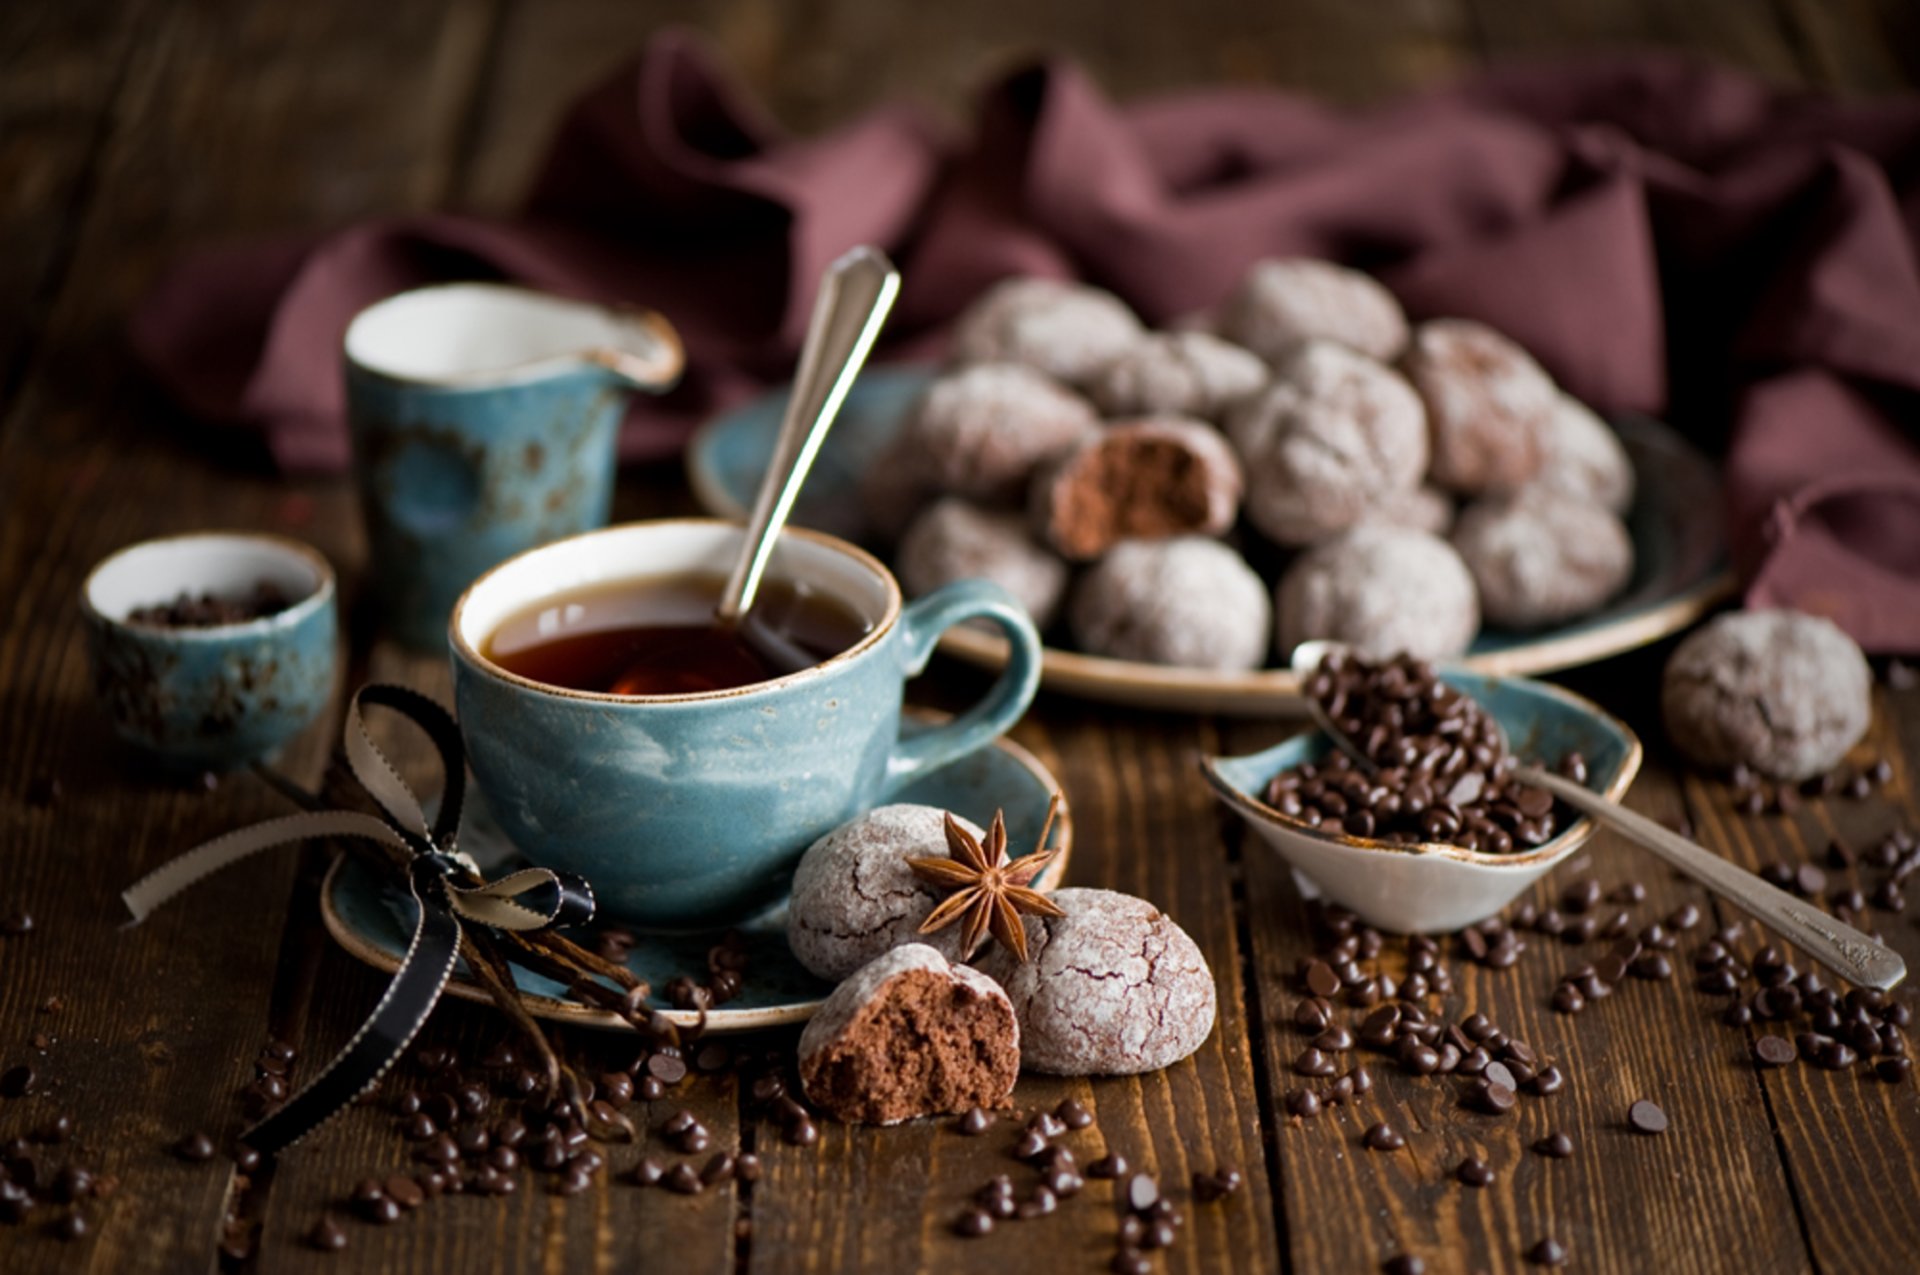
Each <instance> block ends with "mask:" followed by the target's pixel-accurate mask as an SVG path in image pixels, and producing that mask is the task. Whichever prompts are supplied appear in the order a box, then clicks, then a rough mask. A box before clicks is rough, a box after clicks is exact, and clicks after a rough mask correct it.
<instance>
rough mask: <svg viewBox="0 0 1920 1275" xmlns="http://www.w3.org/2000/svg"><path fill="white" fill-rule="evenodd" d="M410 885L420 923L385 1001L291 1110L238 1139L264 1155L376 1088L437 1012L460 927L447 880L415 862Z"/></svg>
mask: <svg viewBox="0 0 1920 1275" xmlns="http://www.w3.org/2000/svg"><path fill="white" fill-rule="evenodd" d="M423 877H424V878H425V880H424V881H423V880H422V878H423ZM410 885H411V888H412V891H413V898H414V902H416V903H417V904H419V916H418V919H417V920H416V921H415V922H414V927H413V939H412V941H411V942H410V943H409V944H408V945H407V955H406V959H404V960H403V961H401V963H400V968H399V969H398V970H397V971H396V972H395V973H394V976H393V981H392V982H391V983H389V984H388V985H387V991H386V995H384V996H382V997H381V998H380V1003H379V1004H378V1005H376V1006H375V1007H374V1010H373V1013H372V1014H370V1015H369V1016H368V1017H367V1021H366V1022H364V1023H362V1024H361V1025H360V1030H359V1031H357V1032H355V1033H354V1035H353V1039H352V1040H350V1041H348V1042H347V1046H346V1048H345V1049H342V1050H341V1051H340V1052H339V1053H338V1054H337V1055H335V1056H334V1059H333V1061H332V1062H330V1063H328V1064H327V1067H326V1070H324V1071H322V1072H321V1073H320V1074H319V1075H318V1076H315V1077H314V1078H313V1079H312V1080H310V1081H308V1082H307V1084H306V1085H305V1086H303V1087H302V1088H301V1089H300V1090H299V1091H298V1092H296V1093H295V1094H294V1095H293V1096H292V1097H291V1098H289V1099H287V1102H286V1105H284V1106H282V1107H281V1108H280V1109H279V1110H277V1111H275V1112H274V1113H273V1114H272V1115H270V1116H268V1117H267V1118H266V1119H264V1120H262V1121H261V1122H260V1123H259V1124H256V1125H254V1126H253V1127H252V1128H251V1129H248V1130H247V1131H246V1132H245V1133H242V1134H241V1135H240V1137H241V1140H242V1141H244V1142H245V1143H246V1144H247V1145H248V1146H250V1147H253V1148H254V1149H255V1150H257V1151H259V1152H260V1153H261V1154H262V1155H274V1154H276V1153H278V1152H280V1151H283V1150H285V1149H286V1148H288V1147H290V1146H292V1145H293V1144H294V1143H296V1142H298V1141H300V1139H302V1138H304V1137H306V1136H307V1135H308V1134H310V1133H312V1132H313V1131H314V1130H315V1129H318V1128H319V1127H320V1126H321V1125H323V1124H325V1123H326V1122H327V1121H328V1120H331V1119H332V1118H333V1117H334V1116H335V1115H338V1114H339V1113H340V1112H342V1111H344V1110H346V1108H347V1107H348V1106H350V1105H352V1103H353V1101H354V1099H356V1098H358V1097H359V1096H360V1095H361V1094H363V1093H365V1092H366V1091H367V1090H369V1089H371V1088H373V1086H374V1085H376V1084H378V1083H379V1082H380V1078H381V1077H382V1076H384V1075H386V1074H387V1070H388V1068H390V1067H392V1066H393V1064H394V1063H395V1062H397V1061H398V1060H399V1058H400V1055H402V1054H403V1053H405V1052H406V1049H407V1046H408V1045H409V1044H411V1043H412V1042H413V1038H414V1037H415V1036H416V1035H418V1034H419V1031H420V1028H421V1027H422V1026H423V1025H424V1024H425V1023H426V1021H427V1016H428V1015H429V1014H431V1013H432V1012H433V1007H434V1006H435V1005H437V1004H439V1002H440V993H441V992H442V991H444V990H445V989H446V986H447V980H448V979H449V978H451V977H452V975H453V965H454V961H455V960H456V959H457V958H458V956H459V954H460V922H459V920H458V918H457V917H456V916H455V915H454V911H453V905H452V902H451V898H450V895H449V893H448V890H447V888H446V879H445V878H444V877H443V876H442V875H440V873H439V871H438V870H437V869H435V868H433V867H432V866H430V865H428V864H426V863H425V862H424V861H421V862H417V863H416V864H415V870H414V872H413V874H412V878H411V881H410Z"/></svg>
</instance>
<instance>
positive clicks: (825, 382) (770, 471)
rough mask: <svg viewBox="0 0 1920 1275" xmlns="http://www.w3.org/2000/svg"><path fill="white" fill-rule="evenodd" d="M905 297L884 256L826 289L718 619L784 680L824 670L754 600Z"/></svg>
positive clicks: (861, 255) (842, 272)
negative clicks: (764, 618)
mask: <svg viewBox="0 0 1920 1275" xmlns="http://www.w3.org/2000/svg"><path fill="white" fill-rule="evenodd" d="M899 295H900V274H899V272H898V271H897V270H895V269H894V267H893V263H892V262H891V261H889V260H887V257H886V254H885V253H883V252H881V251H880V250H879V249H878V248H869V247H865V246H862V247H858V248H854V249H851V250H850V251H848V252H847V253H845V254H844V255H842V256H841V257H840V258H839V260H837V261H835V262H834V263H833V264H832V265H831V266H829V267H827V273H826V277H825V278H823V279H822V280H821V281H820V293H819V295H818V296H817V297H816V298H815V299H814V303H813V315H812V317H811V318H810V319H809V320H808V323H807V338H806V343H805V344H804V345H803V346H802V347H801V350H800V368H799V371H798V372H796V373H795V374H794V379H793V391H792V393H791V394H789V395H788V397H787V407H786V413H785V415H784V416H783V417H782V418H781V421H780V432H779V434H778V435H777V436H776V437H775V439H774V444H773V455H772V456H771V457H769V458H768V460H767V473H766V477H764V478H763V479H761V481H760V490H759V493H758V494H757V495H756V496H755V497H754V501H753V511H752V513H751V514H750V515H748V518H747V534H746V537H745V539H744V540H743V541H742V542H741V555H740V558H739V560H738V561H736V562H735V563H734V566H733V573H732V574H731V575H730V576H728V577H727V583H726V587H725V588H724V589H722V590H721V593H720V601H719V603H718V604H717V605H716V606H715V607H714V619H715V620H716V621H717V622H718V623H719V624H720V626H721V627H722V628H725V629H733V630H736V631H737V632H738V633H739V635H740V637H741V639H742V640H743V641H745V642H746V643H747V645H748V646H749V647H750V648H752V650H753V652H754V654H755V655H757V656H759V657H760V658H761V659H762V660H764V661H766V662H767V664H768V665H770V666H771V667H772V668H773V669H774V670H775V671H776V672H779V673H792V672H797V671H798V670H800V669H803V668H808V667H810V666H812V665H814V664H817V663H819V657H818V656H815V655H812V654H810V653H808V652H807V651H805V650H803V649H801V648H800V647H799V646H798V645H797V644H795V643H794V642H792V641H791V640H790V639H788V638H786V637H785V636H783V635H782V634H780V633H778V632H776V631H775V630H774V629H773V627H772V626H770V625H766V624H761V623H758V622H757V621H756V620H755V617H754V615H753V598H754V594H755V593H756V592H758V590H759V588H760V578H761V576H762V575H763V574H764V573H765V572H766V569H767V562H768V560H769V559H771V558H772V556H773V546H774V544H775V542H776V541H778V540H779V539H780V531H781V528H783V527H785V526H786V525H787V515H788V514H790V513H792V512H793V502H794V499H795V498H796V497H797V496H799V494H800V487H801V485H802V484H803V483H805V482H806V480H807V472H808V471H809V470H811V469H812V468H813V462H814V459H815V458H816V457H817V456H819V454H820V444H821V443H823V442H825V441H826V437H827V430H828V429H830V428H831V427H832V425H833V420H834V417H836V416H838V415H839V413H840V405H841V404H842V403H843V402H845V401H846V397H847V391H848V390H850V389H851V388H853V381H854V378H855V377H856V376H858V375H859V372H860V368H861V366H862V365H864V364H865V363H866V361H867V354H868V352H869V351H870V350H872V349H873V342H874V339H875V338H876V337H877V336H879V335H880V327H881V325H882V324H883V323H885V322H886V318H887V313H888V311H890V310H892V309H893V301H894V298H895V297H897V296H899Z"/></svg>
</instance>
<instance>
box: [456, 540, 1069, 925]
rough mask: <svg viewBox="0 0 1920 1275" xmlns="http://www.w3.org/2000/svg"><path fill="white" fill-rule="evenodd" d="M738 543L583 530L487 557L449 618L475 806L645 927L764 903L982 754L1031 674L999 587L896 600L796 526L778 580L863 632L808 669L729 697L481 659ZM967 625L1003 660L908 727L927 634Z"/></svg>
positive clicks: (850, 550) (884, 581) (855, 562)
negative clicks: (550, 622)
mask: <svg viewBox="0 0 1920 1275" xmlns="http://www.w3.org/2000/svg"><path fill="white" fill-rule="evenodd" d="M741 534H742V533H741V530H740V528H738V527H736V526H733V525H732V524H729V523H721V522H709V521H699V520H688V521H672V522H652V523H632V524H628V525H625V526H620V527H612V528H608V529H606V530H604V531H599V532H590V533H587V534H585V535H581V536H576V537H573V538H572V539H569V540H565V541H562V542H560V543H558V544H554V545H549V546H547V547H545V548H543V549H536V550H534V551H532V552H530V553H526V554H523V555H521V556H520V557H518V558H515V559H513V560H512V561H510V562H507V563H505V564H503V565H501V566H500V567H498V568H496V569H495V570H493V571H491V572H489V573H488V574H486V575H485V576H483V577H481V579H480V580H479V581H477V582H476V583H475V584H474V586H473V587H472V588H471V589H469V590H468V591H467V593H466V595H465V596H464V597H463V598H461V599H460V602H459V604H458V605H457V606H456V607H455V609H454V614H453V623H452V626H451V627H452V632H451V640H452V645H453V680H454V698H455V702H456V704H457V706H458V710H459V716H460V729H461V733H462V735H463V736H464V737H465V739H466V743H467V758H468V762H469V764H470V765H471V766H472V768H473V774H474V778H475V779H476V780H477V781H478V783H479V785H480V788H481V790H482V791H483V792H484V793H485V794H486V798H487V805H488V808H489V809H490V810H491V811H492V812H493V815H494V817H495V818H496V819H497V820H498V821H499V824H500V827H501V828H502V830H503V831H504V832H505V833H506V834H507V836H508V837H509V838H510V839H511V840H512V841H513V843H514V844H515V845H516V846H518V847H519V848H520V850H521V851H522V852H523V853H525V854H526V856H527V857H528V858H529V859H531V860H533V861H534V862H535V863H538V864H541V865H543V866H546V867H552V868H562V869H568V870H571V871H573V872H577V873H580V874H581V875H582V876H585V877H586V878H587V879H588V880H589V881H591V882H592V883H593V886H594V891H595V893H596V895H597V896H598V898H599V901H600V905H601V906H602V907H603V908H604V909H605V910H606V911H608V912H609V913H611V914H612V915H614V916H617V917H619V918H621V919H623V920H626V921H629V922H632V923H634V924H636V925H640V926H643V927H647V928H653V929H667V930H690V929H699V928H703V927H710V926H714V925H724V924H729V923H732V922H735V921H738V920H741V919H743V918H745V917H747V916H750V915H751V914H753V913H754V912H756V911H758V910H760V909H761V908H764V907H765V906H767V905H768V904H770V903H772V902H774V901H776V900H777V899H779V898H780V897H781V896H782V895H783V894H784V893H785V892H786V890H787V887H788V880H789V878H790V876H791V874H792V870H793V867H794V865H795V863H796V862H797V861H798V858H799V855H800V852H801V851H803V850H804V849H806V847H807V846H808V845H809V844H810V843H811V842H812V841H814V840H815V839H816V838H818V837H819V836H821V835H822V834H823V833H825V832H827V831H828V830H830V829H832V828H834V827H836V826H838V825H839V824H841V823H844V822H845V821H846V820H847V819H849V818H851V817H852V816H853V815H855V814H857V813H859V812H860V811H862V810H865V809H867V808H869V807H871V806H873V805H875V804H876V803H878V802H882V801H885V800H887V799H889V798H890V797H891V796H892V795H893V794H894V793H897V792H899V791H900V790H901V789H902V788H903V787H904V786H905V785H907V784H908V783H910V782H912V781H913V780H915V779H917V778H920V777H922V776H924V775H926V774H927V773H928V772H930V771H933V770H935V769H937V768H939V767H941V766H944V765H946V764H948V763H950V762H953V761H955V760H958V759H959V758H962V757H965V756H968V755H970V754H972V753H975V752H977V751H978V750H980V749H982V748H985V747H987V746H988V745H989V744H991V743H992V742H993V740H994V739H995V738H996V737H998V736H999V735H1000V734H1002V733H1003V732H1005V731H1006V730H1007V728H1008V727H1010V726H1012V725H1013V723H1014V722H1016V721H1017V720H1019V717H1020V715H1021V714H1022V713H1023V712H1024V711H1025V710H1026V707H1027V704H1028V703H1029V702H1030V701H1031V700H1032V698H1033V693H1034V690H1035V687H1036V686H1037V684H1038V681H1039V669H1040V659H1039V656H1040V640H1039V637H1038V635H1037V634H1036V633H1035V632H1034V629H1033V623H1032V621H1031V620H1029V619H1028V618H1027V615H1026V613H1025V611H1023V610H1022V609H1021V607H1020V606H1019V604H1018V603H1017V602H1015V601H1014V599H1013V598H1012V596H1011V595H1009V594H1007V593H1006V591H1005V590H1003V589H1000V588H998V587H997V586H994V585H991V584H988V583H986V582H984V581H961V582H959V583H957V584H954V585H950V586H948V587H947V588H945V589H941V590H939V591H938V592H936V593H933V594H929V595H928V596H927V597H924V598H921V599H919V600H918V601H916V602H914V603H912V604H911V605H907V606H903V605H902V604H901V598H900V586H899V585H898V583H896V582H895V580H894V578H893V577H892V575H891V574H889V573H888V571H887V569H886V568H885V567H883V566H881V565H880V563H879V562H878V561H876V560H875V559H874V558H873V557H871V556H870V555H868V554H867V553H865V552H864V551H862V550H860V549H857V548H855V547H853V546H852V545H849V544H846V543H845V542H843V541H839V540H835V539H833V538H832V537H829V536H825V535H821V534H819V533H816V532H809V531H798V530H793V531H788V532H787V533H786V534H785V535H784V536H782V537H781V540H780V542H779V545H778V547H777V548H776V550H775V552H774V556H773V561H772V564H771V566H770V569H769V570H770V574H771V576H773V577H774V578H780V579H785V580H788V581H790V582H792V583H793V584H794V585H795V586H796V587H798V588H800V589H802V590H817V591H820V592H823V593H826V594H828V595H830V596H831V597H833V598H834V599H835V600H836V601H838V602H840V603H841V604H843V605H844V606H846V607H848V608H850V609H851V610H852V611H853V612H854V613H855V614H856V615H859V616H860V617H861V618H862V619H864V620H865V621H866V623H867V625H868V631H867V634H866V636H865V637H863V638H862V639H861V640H860V641H858V642H857V643H855V644H854V645H853V646H852V647H851V648H849V649H848V650H846V651H843V652H842V653H840V654H839V655H836V656H834V657H833V658H831V659H828V660H826V661H824V662H823V663H820V664H817V665H815V666H813V667H812V668H808V669H804V670H802V671H800V672H798V673H792V674H788V675H787V676H784V677H779V678H774V679H772V680H771V681H766V682H760V683H756V684H753V685H749V686H743V687H737V688H734V689H731V690H723V691H712V692H706V693H702V694H691V695H660V696H621V695H610V694H599V693H593V692H587V691H577V690H569V689H565V688H561V687H555V686H548V685H544V684H542V683H539V682H534V681H530V680H528V679H526V678H523V677H519V676H517V675H515V674H513V673H510V672H508V671H506V670H505V669H502V668H501V667H499V666H498V665H496V664H494V663H493V662H491V661H490V660H488V659H487V658H486V656H485V654H484V653H483V652H484V649H485V646H486V642H487V639H488V637H489V636H490V635H492V634H493V633H494V632H495V631H496V630H497V629H498V628H499V627H500V626H501V625H502V624H503V623H504V622H505V621H507V620H508V619H510V618H512V617H514V616H516V615H519V614H522V613H524V612H526V611H528V610H529V609H534V608H537V607H539V606H540V605H541V604H543V603H545V602H548V601H551V600H554V599H556V598H557V597H559V596H562V595H565V594H568V593H572V592H575V591H577V590H582V589H594V588H602V587H605V586H609V585H616V586H617V585H618V584H620V583H622V582H625V581H642V580H645V579H647V578H648V577H660V576H684V575H689V574H705V575H724V574H725V572H726V570H727V568H728V567H729V566H730V565H731V564H732V562H733V560H734V558H735V557H736V556H737V554H738V552H739V547H740V539H741ZM970 619H985V620H989V621H991V622H992V623H994V624H995V625H997V626H998V627H999V628H1000V629H1001V630H1002V632H1004V633H1005V635H1006V637H1007V639H1008V641H1009V644H1010V645H1011V648H1012V652H1013V653H1012V657H1011V659H1010V660H1009V662H1008V665H1007V668H1006V669H1005V671H1003V672H1002V674H1001V675H1000V678H999V680H998V681H997V682H996V683H995V684H994V686H993V688H992V689H991V690H990V691H989V692H988V693H987V695H986V697H985V698H984V699H983V700H982V701H981V702H980V703H979V704H976V705H975V706H974V707H973V708H972V709H971V710H969V711H968V712H966V713H963V714H961V715H960V716H959V717H957V718H955V719H954V720H953V721H952V722H950V723H947V724H946V725H943V726H940V727H937V728H935V729H932V730H927V731H923V732H919V733H916V734H912V735H910V736H904V737H903V735H902V732H901V728H900V706H901V690H902V685H903V683H904V682H905V681H906V679H907V678H908V677H911V676H912V675H913V674H915V673H917V672H919V671H920V670H921V669H922V668H923V667H925V665H926V663H927V660H928V658H929V656H930V655H931V654H932V652H933V647H934V644H935V643H936V642H937V641H938V640H939V637H940V634H941V633H943V632H945V631H946V630H947V629H948V628H950V627H952V626H953V625H955V624H959V623H962V622H964V621H966V620H970Z"/></svg>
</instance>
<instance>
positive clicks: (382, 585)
mask: <svg viewBox="0 0 1920 1275" xmlns="http://www.w3.org/2000/svg"><path fill="white" fill-rule="evenodd" d="M681 363H682V354H681V349H680V342H679V339H678V337H677V336H676V335H675V333H674V331H673V329H672V327H671V326H669V325H668V323H667V322H666V320H664V319H662V318H661V317H660V316H659V315H657V314H652V313H648V312H644V311H638V310H633V311H628V310H617V309H609V308H606V307H603V306H596V305H589V304H586V303H584V302H579V301H570V300H566V299H563V298H560V297H553V296H548V295H546V294H544V293H540V292H533V291H530V290H528V289H525V288H516V287H509V286H506V285H502V284H490V283H456V284H446V285H442V286H439V287H431V288H420V289H417V290H415V291H412V292H403V293H401V294H400V295H398V296H394V297H389V298H387V299H386V300H384V301H381V302H379V303H377V304H375V305H373V306H370V307H368V308H367V309H365V310H363V311H361V312H360V314H359V315H358V316H356V317H355V318H354V320H353V322H352V324H351V325H350V326H349V327H348V329H347V337H346V366H347V408H348V416H349V421H350V424H351V430H352V437H353V451H354V477H355V481H356V483H357V485H358V487H359V494H360V506H361V512H362V514H363V516H364V517H365V519H366V525H367V539H368V550H369V553H368V566H369V569H370V577H371V585H372V593H373V597H374V603H375V605H376V606H377V608H378V610H379V614H380V617H381V621H382V623H383V625H384V626H385V627H386V628H387V629H388V630H389V631H390V632H392V633H393V634H394V635H395V636H397V637H399V638H400V639H401V640H402V641H403V642H406V643H408V644H409V645H412V646H417V647H432V646H435V645H437V644H438V643H439V642H440V641H441V639H442V635H443V634H444V633H445V632H446V625H447V615H448V613H449V612H450V611H451V610H452V608H453V603H454V600H455V599H456V598H458V597H459V596H460V593H461V591H462V590H463V589H465V588H466V587H467V585H469V584H471V583H472V582H473V580H474V578H475V577H477V576H478V575H479V574H480V573H481V572H482V571H485V570H486V569H487V568H488V567H491V566H493V565H494V564H496V563H498V562H501V561H503V560H504V559H506V558H509V557H512V556H513V555H514V554H516V553H520V552H522V551H523V550H526V549H530V548H532V547H534V546H535V545H541V544H545V543H547V542H548V541H552V540H558V539H560V538H561V537H563V536H569V535H572V534H574V533H575V532H579V531H586V530H589V529H592V528H594V527H602V526H605V525H606V521H607V515H608V512H609V509H610V508H611V505H612V500H613V480H614V469H615V436H616V434H617V432H618V430H619V427H620V419H621V417H622V415H623V414H624V413H625V410H626V401H627V395H628V394H629V393H630V392H631V391H632V390H635V389H644V390H662V389H666V388H667V387H669V386H671V385H672V384H673V383H674V381H675V380H676V379H677V378H678V377H679V375H680V368H681Z"/></svg>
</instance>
